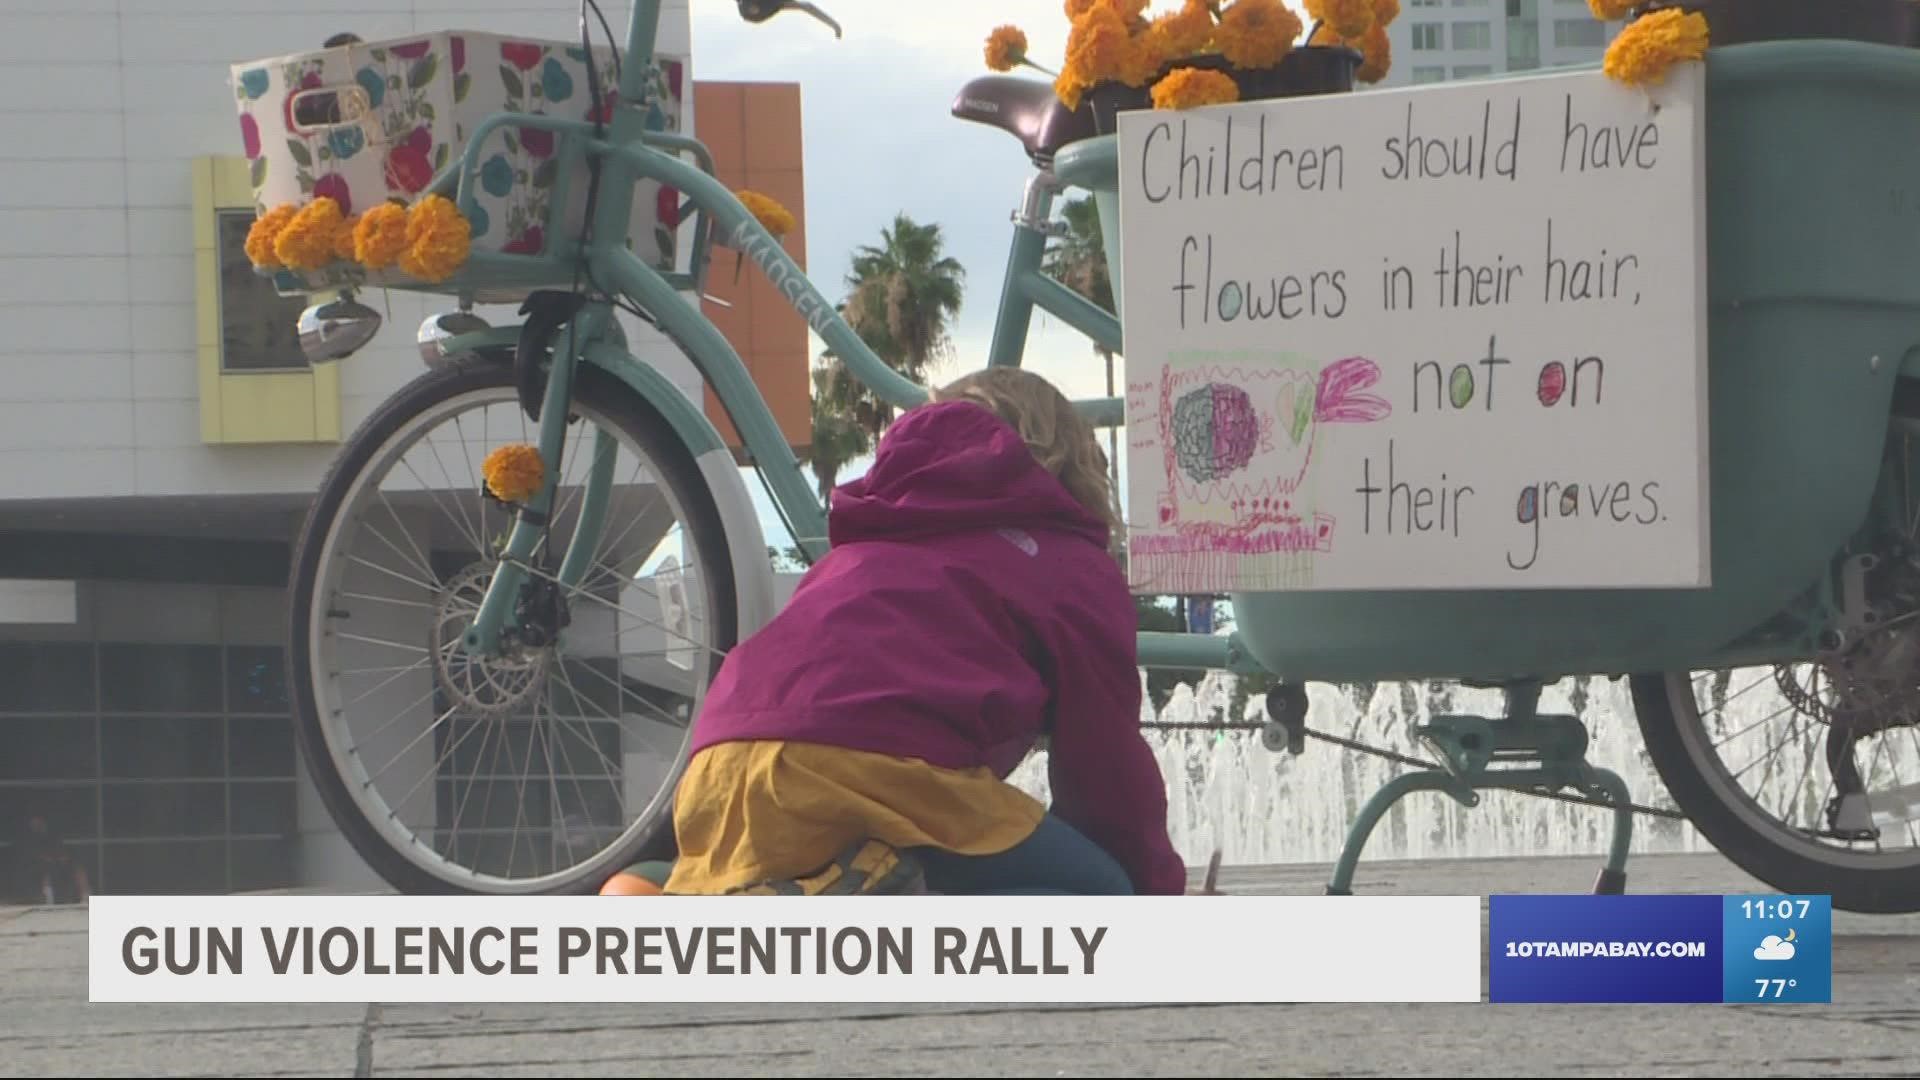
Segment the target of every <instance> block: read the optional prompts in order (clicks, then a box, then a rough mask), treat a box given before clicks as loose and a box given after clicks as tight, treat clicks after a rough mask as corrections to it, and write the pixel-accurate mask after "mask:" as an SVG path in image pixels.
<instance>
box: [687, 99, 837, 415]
mask: <svg viewBox="0 0 1920 1080" xmlns="http://www.w3.org/2000/svg"><path fill="white" fill-rule="evenodd" d="M693 94H694V103H693V115H694V125H695V130H694V135H695V137H697V138H698V139H699V140H700V141H701V142H703V143H705V144H706V145H707V148H708V149H709V150H711V151H712V153H713V157H714V170H715V172H717V173H718V174H719V177H720V181H721V183H723V184H725V185H727V187H728V188H730V189H732V190H735V191H738V190H741V189H743V188H744V189H750V190H753V191H758V192H760V193H761V194H764V195H767V196H769V197H771V198H773V199H775V200H777V201H778V202H779V203H780V205H782V206H784V207H786V208H787V209H788V210H789V211H790V212H792V214H793V216H794V221H795V227H794V229H793V231H792V232H790V233H788V234H787V235H786V236H785V237H783V238H782V239H781V244H782V246H783V247H784V248H785V249H786V252H787V254H788V255H789V256H791V257H792V258H793V260H794V262H796V263H798V264H799V265H800V267H801V268H802V269H805V268H806V265H807V257H806V251H807V246H806V182H805V170H804V168H803V163H802V151H801V131H800V88H799V87H798V86H796V85H793V84H790V83H722V82H703V81H700V80H695V82H694V84H693ZM706 292H707V295H708V296H709V297H711V298H712V299H703V300H702V301H701V308H702V310H703V311H704V312H705V313H706V315H707V317H708V318H710V319H712V320H713V323H714V325H715V326H716V327H718V328H719V330H720V332H721V333H722V334H724V335H725V336H726V338H727V341H728V342H729V343H731V344H732V345H733V348H734V350H735V351H736V352H738V353H739V354H740V358H741V359H742V360H743V361H744V362H745V363H746V365H747V370H748V371H749V372H750V373H751V374H752V375H753V380H754V383H755V385H757V386H758V387H759V388H760V394H761V396H762V397H763V398H765V399H766V402H767V405H768V407H769V408H770V409H771V410H772V411H773V415H774V418H775V419H776V420H777V421H778V422H779V424H780V430H781V432H782V433H783V434H784V435H785V436H786V439H787V442H788V443H789V444H790V445H791V446H793V447H794V448H795V449H796V450H800V449H802V448H804V447H805V446H806V445H807V444H808V443H809V442H810V441H811V439H812V429H813V407H812V397H811V382H810V376H809V370H810V364H809V363H808V355H809V353H810V352H811V351H812V349H811V345H810V342H809V337H808V332H807V326H806V322H805V320H803V319H802V318H801V317H800V316H799V314H798V313H796V312H795V311H794V310H793V309H792V308H791V307H790V306H789V305H788V304H787V303H786V302H785V301H784V300H783V299H781V297H780V294H779V291H778V290H777V289H775V288H774V287H773V285H772V283H771V282H769V281H768V280H767V279H766V276H765V275H764V274H762V273H761V272H760V270H759V269H758V268H757V267H755V266H753V265H752V264H750V263H741V262H740V261H739V259H738V255H737V253H736V252H734V251H733V250H732V249H731V248H724V247H718V246H716V247H715V248H714V249H713V259H712V263H711V267H710V269H709V271H708V274H707V288H706ZM706 409H707V416H708V418H709V419H711V420H712V421H713V423H714V425H715V427H717V428H718V429H719V431H720V434H721V437H722V438H724V439H726V440H727V444H728V445H729V446H732V447H733V448H734V449H736V450H737V449H739V448H740V436H739V433H738V432H736V431H735V430H734V427H733V425H732V423H731V422H729V421H728V419H727V415H726V413H725V411H724V410H722V409H721V408H720V403H719V401H718V400H717V399H716V398H715V397H714V394H713V391H712V390H711V389H709V390H708V391H707V400H706Z"/></svg>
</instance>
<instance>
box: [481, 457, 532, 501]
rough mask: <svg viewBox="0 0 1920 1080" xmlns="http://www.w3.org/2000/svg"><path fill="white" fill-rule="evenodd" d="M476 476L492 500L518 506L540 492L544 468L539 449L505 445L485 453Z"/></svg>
mask: <svg viewBox="0 0 1920 1080" xmlns="http://www.w3.org/2000/svg"><path fill="white" fill-rule="evenodd" d="M480 475H481V476H482V477H484V478H485V479H486V482H487V490H488V491H490V492H492V493H493V497H494V498H496V499H499V500H500V501H501V502H509V503H520V502H526V501H527V500H528V499H531V498H533V497H534V496H535V495H538V494H539V493H540V486H541V485H542V484H544V483H545V482H546V478H547V467H546V465H545V464H543V463H542V462H541V460H540V451H539V450H537V449H535V448H534V447H531V446H528V445H527V444H526V443H509V444H508V445H506V446H501V447H497V448H495V449H494V450H493V451H492V452H490V453H488V454H487V457H486V460H484V461H482V462H481V463H480Z"/></svg>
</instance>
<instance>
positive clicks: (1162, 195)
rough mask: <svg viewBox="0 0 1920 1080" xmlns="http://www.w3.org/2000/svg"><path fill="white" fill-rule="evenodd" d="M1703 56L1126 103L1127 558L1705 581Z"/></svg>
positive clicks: (1233, 582) (1154, 565) (1171, 587)
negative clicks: (1150, 106)
mask: <svg viewBox="0 0 1920 1080" xmlns="http://www.w3.org/2000/svg"><path fill="white" fill-rule="evenodd" d="M1701 74H1702V73H1701V71H1700V67H1699V65H1697V64H1683V65H1680V66H1678V67H1676V68H1675V69H1673V70H1672V71H1671V72H1670V73H1669V75H1668V76H1667V81H1666V83H1665V84H1664V85H1661V86H1657V87H1654V88H1652V90H1651V93H1647V92H1643V91H1640V90H1637V89H1634V88H1630V87H1626V86H1622V85H1620V84H1618V83H1615V82H1613V81H1611V80H1609V79H1607V78H1606V77H1605V76H1604V75H1603V74H1601V73H1600V72H1598V71H1580V72H1567V73H1550V74H1542V75H1535V76H1528V77H1523V78H1514V79H1499V80H1489V81H1485V82H1478V83H1460V84H1447V85H1425V86H1419V87H1413V88H1406V89H1399V90H1382V91H1367V92H1361V93H1353V94H1333V95H1324V96H1313V97H1303V98H1292V99H1284V100H1276V101H1251V102H1242V103H1239V104H1234V105H1225V106H1217V107H1212V108H1207V109H1201V110H1193V111H1186V112H1173V111H1152V110H1146V111H1139V112H1132V113H1125V114H1122V116H1121V119H1120V125H1119V144H1120V147H1119V150H1120V222H1121V228H1120V232H1121V255H1122V257H1123V258H1124V266H1123V273H1122V274H1121V279H1122V288H1123V290H1124V292H1123V296H1122V310H1123V312H1124V315H1125V324H1126V325H1125V332H1126V334H1125V336H1126V378H1127V388H1126V389H1127V400H1126V408H1127V437H1128V455H1129V456H1128V461H1127V464H1128V470H1129V473H1130V476H1129V481H1128V490H1127V516H1128V518H1129V520H1130V538H1129V549H1130V551H1129V555H1130V557H1129V560H1128V562H1129V567H1130V575H1131V577H1132V582H1133V586H1134V587H1135V588H1136V589H1137V590H1139V591H1142V592H1156V593H1195V592H1231V591H1271V590H1291V589H1435V588H1475V589H1486V588H1499V589H1537V588H1609V587H1649V588H1652V587H1700V586H1705V585H1707V584H1709V574H1708V570H1709V567H1708V563H1709V558H1708V528H1707V526H1708V521H1707V517H1708V515H1707V495H1708V491H1707V488H1708V485H1707V385H1706V377H1707V366H1706V325H1707V322H1706V258H1705V252H1706V241H1705V219H1706V214H1705V210H1704V204H1705V171H1704V161H1705V150H1704V145H1703V139H1702V137H1703V126H1704V125H1703V110H1704V89H1703V87H1704V80H1703V79H1702V77H1701Z"/></svg>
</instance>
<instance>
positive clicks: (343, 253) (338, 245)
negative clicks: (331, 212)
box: [333, 214, 360, 262]
mask: <svg viewBox="0 0 1920 1080" xmlns="http://www.w3.org/2000/svg"><path fill="white" fill-rule="evenodd" d="M359 224H360V215H359V214H355V215H353V216H352V217H349V218H342V219H341V220H340V224H339V225H338V226H336V227H335V228H334V231H333V257H334V258H335V259H337V260H339V261H341V262H352V261H353V230H354V227H355V226H357V225H359Z"/></svg>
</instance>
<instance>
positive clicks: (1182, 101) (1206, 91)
mask: <svg viewBox="0 0 1920 1080" xmlns="http://www.w3.org/2000/svg"><path fill="white" fill-rule="evenodd" d="M1239 100H1240V84H1239V83H1237V82H1234V81H1233V77H1232V76H1231V75H1228V74H1226V73H1225V72H1221V71H1208V70H1206V69H1205V68H1175V69H1174V70H1172V71H1170V72H1168V73H1167V77H1166V78H1164V79H1161V80H1160V81H1159V82H1157V83H1154V84H1153V107H1154V108H1156V109H1197V108H1200V107H1201V106H1203V105H1220V104H1224V103H1226V102H1230V101H1239Z"/></svg>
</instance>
